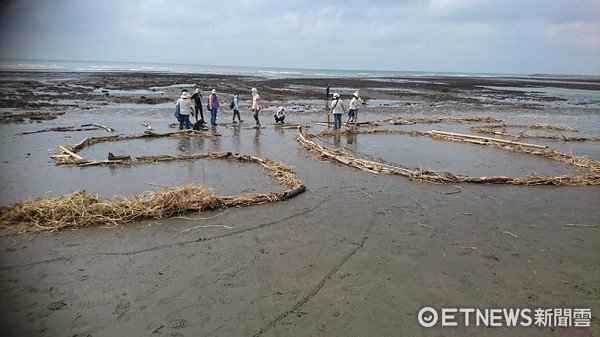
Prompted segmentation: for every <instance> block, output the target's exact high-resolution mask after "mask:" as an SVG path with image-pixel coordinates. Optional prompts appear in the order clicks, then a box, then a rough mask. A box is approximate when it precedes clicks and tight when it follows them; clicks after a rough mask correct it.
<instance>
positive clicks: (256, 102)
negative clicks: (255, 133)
mask: <svg viewBox="0 0 600 337" xmlns="http://www.w3.org/2000/svg"><path fill="white" fill-rule="evenodd" d="M259 111H260V95H259V94H258V90H257V89H256V88H252V113H253V115H252V117H254V120H255V121H256V127H257V128H260V120H259V119H258V112H259Z"/></svg>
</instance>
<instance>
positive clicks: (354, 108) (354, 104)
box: [346, 91, 362, 124]
mask: <svg viewBox="0 0 600 337" xmlns="http://www.w3.org/2000/svg"><path fill="white" fill-rule="evenodd" d="M361 104H362V99H360V96H359V95H358V91H355V92H354V94H353V96H352V99H351V100H350V107H348V119H347V120H346V124H348V123H356V120H357V117H358V108H359V107H360V106H361Z"/></svg>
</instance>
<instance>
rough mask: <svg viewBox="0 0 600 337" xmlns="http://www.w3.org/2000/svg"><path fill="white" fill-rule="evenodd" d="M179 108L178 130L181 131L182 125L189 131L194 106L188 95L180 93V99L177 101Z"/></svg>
mask: <svg viewBox="0 0 600 337" xmlns="http://www.w3.org/2000/svg"><path fill="white" fill-rule="evenodd" d="M177 105H178V106H179V116H180V117H179V130H183V124H185V128H186V129H189V128H190V127H191V126H192V123H191V122H190V114H193V113H194V105H193V103H192V100H190V94H188V93H187V92H182V93H181V97H180V98H179V99H178V100H177Z"/></svg>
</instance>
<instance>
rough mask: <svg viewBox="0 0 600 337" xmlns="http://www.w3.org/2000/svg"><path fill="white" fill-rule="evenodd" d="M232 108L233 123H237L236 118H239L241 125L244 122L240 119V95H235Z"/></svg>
mask: <svg viewBox="0 0 600 337" xmlns="http://www.w3.org/2000/svg"><path fill="white" fill-rule="evenodd" d="M231 108H232V109H233V123H236V121H235V116H237V118H238V121H239V122H240V123H241V122H243V120H242V118H241V117H240V95H239V94H238V93H235V94H234V95H233V99H232V101H231Z"/></svg>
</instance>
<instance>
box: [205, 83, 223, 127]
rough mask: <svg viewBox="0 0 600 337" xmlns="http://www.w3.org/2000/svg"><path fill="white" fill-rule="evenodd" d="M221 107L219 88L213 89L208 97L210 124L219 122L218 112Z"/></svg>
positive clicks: (213, 124)
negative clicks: (218, 94)
mask: <svg viewBox="0 0 600 337" xmlns="http://www.w3.org/2000/svg"><path fill="white" fill-rule="evenodd" d="M220 107H221V102H220V101H219V96H217V90H215V89H213V90H212V91H211V93H210V96H209V97H208V110H210V125H212V126H215V125H218V124H217V112H218V111H219V108H220Z"/></svg>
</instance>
